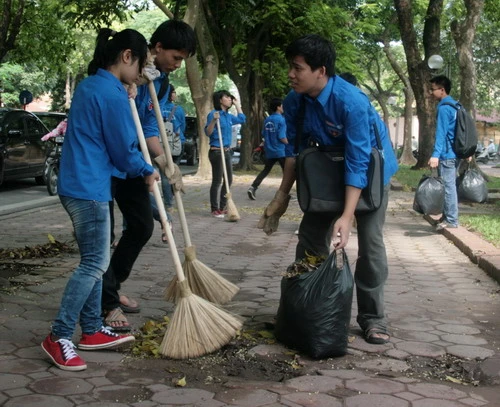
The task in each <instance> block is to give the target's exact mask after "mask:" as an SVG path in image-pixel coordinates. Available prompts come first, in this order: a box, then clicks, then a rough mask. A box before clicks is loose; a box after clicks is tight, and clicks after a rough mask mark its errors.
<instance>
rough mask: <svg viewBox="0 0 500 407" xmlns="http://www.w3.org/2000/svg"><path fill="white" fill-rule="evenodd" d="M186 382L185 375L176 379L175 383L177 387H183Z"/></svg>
mask: <svg viewBox="0 0 500 407" xmlns="http://www.w3.org/2000/svg"><path fill="white" fill-rule="evenodd" d="M186 384H187V383H186V376H184V377H183V378H182V379H179V380H177V382H176V383H175V385H176V386H177V387H184V386H185V385H186Z"/></svg>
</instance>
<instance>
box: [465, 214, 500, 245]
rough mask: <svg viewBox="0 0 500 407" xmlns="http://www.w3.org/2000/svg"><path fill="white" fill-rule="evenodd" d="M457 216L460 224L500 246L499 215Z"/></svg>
mask: <svg viewBox="0 0 500 407" xmlns="http://www.w3.org/2000/svg"><path fill="white" fill-rule="evenodd" d="M459 218H460V223H461V225H462V226H464V227H466V228H467V229H468V230H470V231H473V232H477V233H479V234H480V235H481V236H482V237H483V238H484V239H485V240H487V241H488V242H490V243H492V244H494V245H495V246H497V247H500V215H497V214H492V215H460V216H459Z"/></svg>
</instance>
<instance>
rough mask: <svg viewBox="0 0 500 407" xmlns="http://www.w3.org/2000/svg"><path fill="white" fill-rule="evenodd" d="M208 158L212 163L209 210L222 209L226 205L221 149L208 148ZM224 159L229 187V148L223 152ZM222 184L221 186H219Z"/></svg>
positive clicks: (231, 170)
mask: <svg viewBox="0 0 500 407" xmlns="http://www.w3.org/2000/svg"><path fill="white" fill-rule="evenodd" d="M208 159H209V160H210V164H211V165H212V185H211V186H210V208H211V211H212V212H213V211H217V210H219V209H220V210H222V209H224V208H225V207H226V203H227V198H226V192H227V191H226V181H225V180H224V173H223V168H222V153H221V150H210V151H209V152H208ZM224 159H225V160H226V170H227V181H228V182H229V187H231V184H232V183H233V165H232V162H231V152H230V151H229V150H227V151H225V152H224ZM221 185H222V188H221Z"/></svg>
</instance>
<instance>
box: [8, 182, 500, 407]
mask: <svg viewBox="0 0 500 407" xmlns="http://www.w3.org/2000/svg"><path fill="white" fill-rule="evenodd" d="M252 179H253V177H251V176H239V177H236V178H235V184H234V186H233V189H232V192H233V198H234V200H235V203H236V205H237V207H238V209H239V211H240V214H241V216H242V219H241V221H239V222H238V223H227V222H224V221H223V220H220V219H215V218H212V217H211V216H210V215H209V212H210V208H209V202H208V189H209V182H208V181H204V180H200V179H196V178H195V177H192V176H187V177H185V182H186V186H187V190H188V193H187V194H186V195H185V196H184V200H183V202H184V206H185V208H186V213H187V218H188V221H189V226H190V232H191V236H192V239H193V243H194V244H195V245H196V247H197V253H198V257H199V258H200V260H202V261H203V262H204V263H205V264H207V265H209V266H210V267H212V268H213V269H214V270H217V272H219V273H220V274H221V275H223V276H224V277H225V278H228V279H229V280H231V281H233V282H234V283H236V284H238V286H240V288H241V290H240V292H239V293H238V295H237V296H236V297H235V298H234V300H233V301H232V302H231V303H230V304H229V305H227V308H228V309H229V310H231V311H233V312H235V313H237V314H239V315H241V316H243V317H244V318H245V328H246V329H248V328H257V329H259V328H262V325H263V322H264V321H269V320H270V319H272V318H273V317H274V315H275V314H276V311H277V307H278V302H279V296H280V293H279V286H280V280H281V272H282V271H283V270H284V269H285V268H286V266H287V265H288V264H289V263H290V262H291V261H292V260H293V253H294V250H295V244H296V236H295V235H294V233H293V232H294V230H295V229H296V226H297V220H296V218H294V217H293V216H289V217H287V218H285V219H283V220H282V222H281V224H280V229H279V231H278V232H277V233H276V234H274V235H272V236H266V235H264V234H263V233H262V231H260V230H258V229H256V222H257V220H258V217H259V213H260V212H261V210H262V207H263V206H264V204H265V203H267V202H268V201H269V200H270V199H271V198H272V196H273V194H274V191H275V188H276V186H277V184H278V182H279V181H278V180H272V179H266V180H265V181H264V185H263V186H262V187H261V188H260V189H259V190H258V192H257V197H258V200H257V201H250V200H248V198H247V196H246V189H247V187H248V185H249V184H250V183H251V181H252ZM411 200H412V195H411V194H404V193H399V192H395V193H393V194H392V196H391V202H390V206H389V210H388V216H387V226H386V230H385V239H386V243H387V252H388V256H389V265H390V277H389V280H388V284H387V289H386V303H387V314H388V319H389V325H390V330H391V332H392V342H391V343H390V344H388V345H384V346H374V345H369V344H367V343H366V342H364V340H363V339H362V338H361V337H360V335H359V334H360V333H359V331H358V330H357V328H356V324H355V319H354V318H355V316H356V305H355V304H354V306H353V319H352V321H351V327H352V335H353V340H352V342H351V343H350V345H349V354H348V355H347V356H345V357H343V358H339V359H330V360H328V361H325V362H316V361H312V360H310V359H308V358H306V357H303V356H301V357H299V359H298V361H299V362H300V363H301V364H302V370H301V371H303V372H307V373H308V375H304V376H300V377H297V378H295V379H291V380H288V381H285V382H275V381H270V380H267V381H257V382H253V381H248V380H239V379H238V378H227V380H228V381H227V382H225V383H224V385H223V386H219V387H217V386H213V387H210V385H203V386H201V385H200V386H192V385H190V383H191V382H190V377H187V378H186V380H187V382H188V386H187V387H184V388H174V387H172V383H171V380H170V377H169V373H168V370H169V369H168V366H169V363H168V361H166V362H165V364H163V365H159V364H158V363H153V361H149V362H148V361H147V360H146V361H142V362H141V363H139V362H138V361H136V362H134V361H131V360H130V359H129V358H124V356H125V355H124V354H122V353H119V352H81V353H82V356H83V357H84V358H85V360H86V361H87V363H88V365H89V368H88V369H87V370H86V371H84V372H63V371H61V370H59V369H57V368H54V367H52V366H51V365H50V364H49V363H48V361H47V359H46V357H44V355H43V354H42V352H41V349H40V347H39V343H40V342H41V341H42V339H43V337H44V336H45V335H46V334H47V332H48V330H49V325H50V321H51V320H52V319H53V318H54V316H55V313H56V312H57V309H58V301H59V299H60V297H61V294H62V290H63V288H64V285H65V281H66V278H67V276H68V275H69V273H70V271H71V269H72V268H73V267H74V265H75V264H76V263H77V262H78V258H77V257H71V258H63V259H58V258H55V259H50V260H40V259H39V260H36V259H35V260H32V261H30V262H31V263H32V264H40V265H41V266H43V267H41V269H40V270H41V271H40V272H39V273H37V274H32V275H25V276H20V277H19V278H18V279H17V282H18V283H19V284H22V285H23V287H20V288H18V289H15V290H13V292H11V293H5V292H2V293H0V307H1V313H0V338H1V339H0V355H1V360H2V362H1V363H0V373H1V375H0V405H5V406H7V407H13V406H23V407H30V406H36V407H40V406H55V407H59V406H64V407H65V406H92V407H94V406H116V407H120V406H147V407H156V406H200V407H201V406H203V407H205V406H206V407H212V406H214V407H215V406H221V407H222V406H252V407H258V406H272V407H277V406H292V407H293V406H317V407H319V406H325V407H326V406H328V407H332V406H333V407H336V406H345V407H355V406H359V407H361V406H395V407H399V406H402V407H404V406H406V407H452V406H457V407H464V406H500V391H499V390H500V387H499V386H500V370H499V369H500V349H499V344H500V330H499V329H498V327H499V326H500V319H499V317H500V315H499V312H498V310H499V309H500V298H499V285H498V284H497V283H496V282H495V281H494V280H492V279H491V278H489V277H488V275H487V274H486V273H485V272H484V271H483V270H482V269H480V268H479V267H478V266H477V265H475V264H473V263H471V262H470V261H469V259H468V257H466V256H465V255H464V254H462V252H461V251H460V250H459V249H458V248H457V247H456V246H455V245H453V244H450V242H449V241H448V239H447V238H446V237H445V236H443V235H441V234H436V233H435V232H434V231H433V229H432V227H431V226H430V225H429V224H428V223H427V222H426V221H425V220H423V219H422V217H421V216H417V215H416V214H415V213H414V212H412V211H411V209H410V208H411ZM293 213H298V209H297V203H296V201H292V203H291V207H290V214H293ZM175 216H176V215H174V220H175ZM0 222H1V225H2V227H1V228H0V247H24V245H27V244H28V245H34V244H40V243H46V242H47V234H48V233H51V234H52V235H54V236H56V238H57V239H59V240H61V241H69V240H71V225H70V222H69V219H68V217H67V215H66V214H65V212H64V210H63V209H62V208H61V206H60V205H59V204H54V205H50V206H46V207H42V208H34V209H30V210H27V211H21V212H16V213H11V214H9V215H4V216H0ZM174 235H175V239H176V242H177V244H178V245H179V247H180V249H182V246H183V245H182V241H183V239H182V235H181V230H180V228H178V227H175V228H174ZM159 242H160V229H159V228H158V227H157V228H156V230H155V233H154V236H153V237H152V239H151V241H150V242H149V243H148V245H147V246H146V247H145V248H144V250H143V252H142V253H141V255H140V257H139V259H138V261H137V263H136V265H135V267H134V271H133V273H132V276H131V278H130V279H129V280H128V281H127V282H126V283H125V284H124V287H123V290H124V292H126V293H128V294H129V295H131V296H132V297H134V298H137V299H138V300H139V301H140V303H141V306H142V311H141V313H140V314H137V315H132V316H131V317H130V321H131V323H133V324H134V326H136V327H139V326H141V325H142V324H143V323H144V322H145V321H146V320H148V319H155V320H159V319H161V318H163V316H165V315H171V313H172V310H173V309H174V307H173V305H172V304H169V303H167V302H166V301H165V300H164V298H163V290H164V287H165V286H166V284H167V283H168V281H170V278H171V277H172V266H171V260H170V256H169V255H168V253H167V252H166V248H165V246H163V245H162V244H160V243H159ZM356 245H357V244H356V239H355V234H354V235H353V238H352V239H351V242H350V244H349V249H348V255H349V257H350V259H351V261H354V259H355V258H356ZM75 340H76V341H77V340H78V338H77V337H75ZM255 352H257V353H259V354H264V355H265V356H263V357H285V358H286V357H288V358H290V356H289V354H288V353H287V351H286V350H285V349H284V348H282V347H280V346H278V345H275V346H270V347H268V348H263V349H262V348H260V349H257V350H255ZM275 354H278V356H275ZM422 357H423V358H425V359H423V360H424V361H425V360H428V361H439V360H443V358H445V357H456V358H459V359H460V360H464V363H465V365H466V366H467V361H468V363H470V366H472V368H471V370H473V372H471V374H472V375H477V377H480V378H481V385H480V386H477V387H474V386H471V385H468V386H466V385H462V384H459V383H454V382H452V381H447V380H444V381H439V380H436V379H433V378H432V377H431V376H429V377H426V375H425V374H424V375H418V376H416V375H415V376H412V375H408V374H407V372H408V369H409V366H410V365H411V360H412V359H413V360H414V359H415V358H422ZM422 363H424V366H425V362H422ZM429 369H430V368H429ZM424 370H425V367H424ZM481 375H482V376H481Z"/></svg>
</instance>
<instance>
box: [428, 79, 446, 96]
mask: <svg viewBox="0 0 500 407" xmlns="http://www.w3.org/2000/svg"><path fill="white" fill-rule="evenodd" d="M429 82H430V83H434V84H436V85H438V86H442V87H443V88H444V90H445V92H446V94H447V95H449V94H450V91H451V81H450V79H449V78H448V77H447V76H444V75H438V76H434V77H433V78H432V79H431V80H430V81H429Z"/></svg>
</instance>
